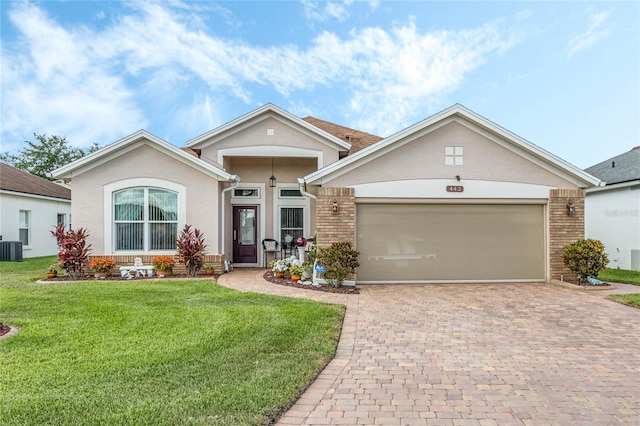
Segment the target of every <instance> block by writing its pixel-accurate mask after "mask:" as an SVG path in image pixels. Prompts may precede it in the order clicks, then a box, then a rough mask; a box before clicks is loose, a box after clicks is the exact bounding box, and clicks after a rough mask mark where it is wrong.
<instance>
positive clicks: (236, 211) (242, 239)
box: [233, 206, 258, 263]
mask: <svg viewBox="0 0 640 426" xmlns="http://www.w3.org/2000/svg"><path fill="white" fill-rule="evenodd" d="M257 209H258V208H257V207H256V206H233V263H257V262H258V245H257V242H256V240H257V235H258V233H257V231H258V230H257V227H256V216H257V215H256V213H257Z"/></svg>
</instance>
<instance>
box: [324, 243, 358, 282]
mask: <svg viewBox="0 0 640 426" xmlns="http://www.w3.org/2000/svg"><path fill="white" fill-rule="evenodd" d="M316 256H317V257H316V260H317V262H318V263H319V264H320V265H322V266H323V267H324V272H323V273H322V277H323V278H324V279H325V280H326V281H327V282H328V283H329V284H330V285H331V286H332V287H340V286H341V285H342V283H343V282H344V280H345V279H346V278H347V276H348V275H349V274H352V273H354V272H355V269H356V268H357V267H358V266H360V262H358V256H360V252H359V251H358V250H355V249H354V248H353V245H352V244H351V242H350V241H338V242H335V243H333V244H331V246H330V247H327V248H323V249H318V252H317V255H316Z"/></svg>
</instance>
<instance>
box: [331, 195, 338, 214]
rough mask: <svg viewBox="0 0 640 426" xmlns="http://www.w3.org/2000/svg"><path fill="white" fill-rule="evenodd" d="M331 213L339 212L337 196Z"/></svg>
mask: <svg viewBox="0 0 640 426" xmlns="http://www.w3.org/2000/svg"><path fill="white" fill-rule="evenodd" d="M331 213H333V214H337V213H338V201H337V200H336V199H335V198H334V199H333V204H332V205H331Z"/></svg>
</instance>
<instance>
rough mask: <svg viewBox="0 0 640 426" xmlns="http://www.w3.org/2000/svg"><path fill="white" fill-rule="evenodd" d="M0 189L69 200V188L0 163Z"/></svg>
mask: <svg viewBox="0 0 640 426" xmlns="http://www.w3.org/2000/svg"><path fill="white" fill-rule="evenodd" d="M0 189H1V190H5V191H11V192H22V193H25V194H33V195H42V196H45V197H53V198H62V199H64V200H71V190H70V189H69V188H65V187H64V186H62V185H58V184H56V183H53V182H51V181H48V180H46V179H43V178H41V177H40V176H36V175H32V174H31V173H27V172H25V171H23V170H20V169H16V168H15V167H11V166H10V165H8V164H4V163H0Z"/></svg>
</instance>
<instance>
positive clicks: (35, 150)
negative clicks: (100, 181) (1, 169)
mask: <svg viewBox="0 0 640 426" xmlns="http://www.w3.org/2000/svg"><path fill="white" fill-rule="evenodd" d="M33 136H34V137H35V138H36V142H32V141H25V143H26V144H27V146H26V147H25V148H24V149H22V150H21V151H20V152H19V153H18V154H17V155H13V154H9V153H8V152H5V153H3V154H0V161H2V162H4V163H7V164H10V165H12V166H13V167H15V168H17V169H21V170H24V171H27V172H29V173H31V174H33V175H36V176H40V177H42V178H45V179H49V180H52V178H51V177H50V173H51V172H52V171H53V170H55V169H57V168H58V167H61V166H64V165H65V164H68V163H70V162H72V161H73V160H77V159H78V158H81V157H84V156H85V155H87V154H90V153H92V152H94V151H97V150H99V149H100V145H98V144H97V143H95V142H94V143H93V145H91V146H90V147H89V148H87V149H82V148H76V147H72V146H70V145H69V142H67V139H66V137H64V136H62V137H60V136H55V135H52V136H47V135H44V134H43V135H37V134H35V133H34V134H33Z"/></svg>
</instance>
